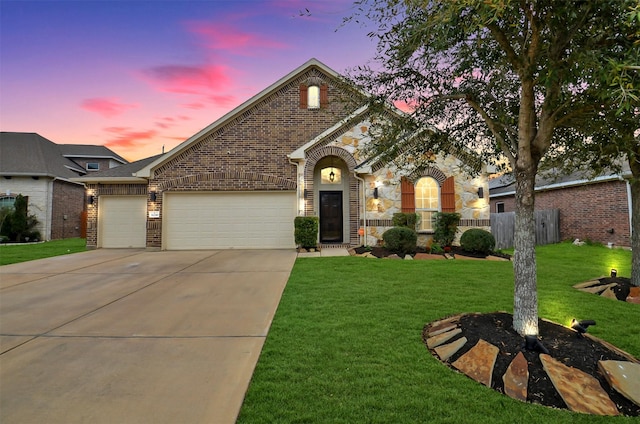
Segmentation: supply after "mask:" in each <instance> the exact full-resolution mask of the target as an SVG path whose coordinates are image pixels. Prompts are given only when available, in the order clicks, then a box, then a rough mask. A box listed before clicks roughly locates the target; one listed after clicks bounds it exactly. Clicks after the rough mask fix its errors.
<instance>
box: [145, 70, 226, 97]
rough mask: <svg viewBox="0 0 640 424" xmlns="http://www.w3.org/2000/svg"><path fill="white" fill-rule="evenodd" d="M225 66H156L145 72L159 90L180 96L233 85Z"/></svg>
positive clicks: (148, 79)
mask: <svg viewBox="0 0 640 424" xmlns="http://www.w3.org/2000/svg"><path fill="white" fill-rule="evenodd" d="M227 73H228V70H227V68H226V67H225V66H216V65H208V66H207V65H203V66H183V65H166V66H156V67H154V68H149V69H145V70H143V76H144V77H145V79H146V80H147V81H148V82H149V83H150V84H151V85H152V86H154V87H155V88H156V89H157V90H160V91H165V92H170V93H180V94H204V93H203V91H205V92H206V91H209V92H210V91H219V90H223V89H225V88H228V87H229V85H231V78H229V76H228V75H227Z"/></svg>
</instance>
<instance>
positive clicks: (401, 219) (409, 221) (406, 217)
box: [392, 212, 418, 230]
mask: <svg viewBox="0 0 640 424" xmlns="http://www.w3.org/2000/svg"><path fill="white" fill-rule="evenodd" d="M392 219H393V226H394V227H407V228H411V229H412V230H415V229H416V223H417V222H418V214H417V213H409V212H396V213H394V214H393V218H392Z"/></svg>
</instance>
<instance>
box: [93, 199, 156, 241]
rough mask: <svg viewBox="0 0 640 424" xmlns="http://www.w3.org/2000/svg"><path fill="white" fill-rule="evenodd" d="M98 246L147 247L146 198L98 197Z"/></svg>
mask: <svg viewBox="0 0 640 424" xmlns="http://www.w3.org/2000/svg"><path fill="white" fill-rule="evenodd" d="M98 205H99V206H98V246H99V247H104V248H118V247H125V248H126V247H145V246H146V245H147V198H146V197H145V196H100V198H99V201H98Z"/></svg>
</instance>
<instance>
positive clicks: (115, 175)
mask: <svg viewBox="0 0 640 424" xmlns="http://www.w3.org/2000/svg"><path fill="white" fill-rule="evenodd" d="M160 156H162V154H159V155H155V156H151V157H148V158H145V159H140V160H137V161H135V162H131V163H127V164H125V165H120V166H116V167H114V168H109V169H105V170H104V171H99V172H90V173H87V175H83V176H81V177H76V178H72V180H73V181H78V182H83V183H97V182H101V183H106V182H120V183H124V182H133V183H142V182H144V183H146V182H147V180H146V179H145V178H139V177H135V176H134V174H135V173H136V172H138V171H140V170H141V169H143V168H144V167H146V166H147V165H149V164H150V163H152V162H153V161H155V160H156V159H158V158H159V157H160Z"/></svg>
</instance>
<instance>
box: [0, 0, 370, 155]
mask: <svg viewBox="0 0 640 424" xmlns="http://www.w3.org/2000/svg"><path fill="white" fill-rule="evenodd" d="M352 3H353V2H352V0H314V1H310V0H262V1H260V0H229V1H227V0H200V1H190V0H181V1H173V0H153V1H144V0H136V1H126V0H120V1H106V0H104V1H88V0H87V1H83V0H76V1H57V0H49V1H29V0H26V1H25V0H20V1H14V0H1V1H0V129H1V130H2V131H17V132H36V133H39V134H40V135H42V136H43V137H46V138H48V139H50V140H51V141H54V142H56V143H61V144H62V143H78V144H105V145H107V146H109V147H110V148H112V149H113V150H114V151H115V152H117V153H119V154H120V155H122V156H124V157H126V158H127V159H129V160H137V159H141V158H144V157H147V156H151V155H154V154H157V153H160V152H161V151H162V147H163V146H164V147H165V150H169V149H171V148H173V147H174V146H176V145H177V144H179V143H180V142H182V141H184V140H185V139H187V138H188V137H190V136H191V135H193V134H195V133H196V132H198V131H199V130H201V129H202V128H204V127H206V126H207V125H209V124H211V123H212V122H213V121H215V120H216V119H217V118H219V117H220V116H222V115H224V114H225V113H227V112H229V111H230V110H231V109H233V108H234V107H236V106H238V105H239V104H241V103H242V102H244V101H246V100H247V99H249V98H250V97H252V96H253V95H255V94H257V93H258V92H260V91H261V90H263V89H264V88H266V87H267V86H269V85H270V84H272V83H274V82H276V81H277V80H278V79H280V78H281V77H283V76H285V75H286V74H287V73H289V72H290V71H292V70H294V69H295V68H297V67H298V66H300V65H302V64H303V63H305V62H306V61H307V60H309V59H311V58H312V57H315V58H317V59H318V60H320V61H322V62H324V63H325V64H326V65H328V66H329V67H331V68H333V69H334V70H336V71H338V72H344V71H345V70H346V69H348V68H351V67H355V66H357V65H360V64H364V63H366V62H367V61H368V60H369V59H370V58H371V57H372V56H373V54H374V51H375V44H374V43H373V41H372V40H370V39H369V38H368V37H367V36H366V34H367V33H368V32H369V31H370V30H371V28H361V27H360V26H358V25H357V24H353V23H352V24H350V25H348V26H346V27H342V26H341V23H342V19H343V18H344V17H347V16H349V15H350V14H351V13H352V11H353V9H352V8H353V4H352ZM306 9H308V10H309V11H310V12H311V16H300V12H301V11H302V12H304V11H305V10H306ZM305 15H306V14H305Z"/></svg>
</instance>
